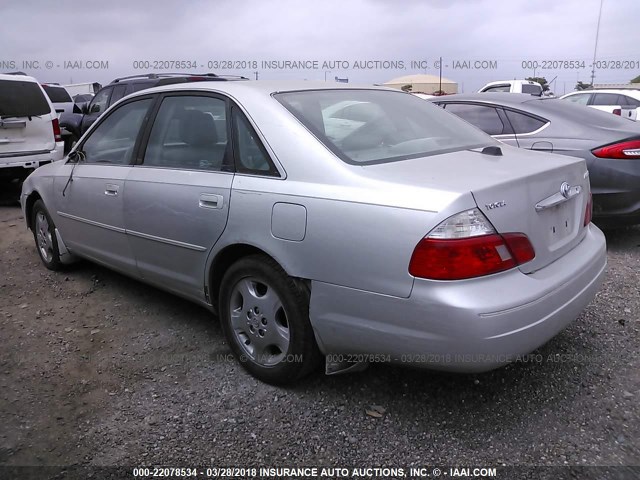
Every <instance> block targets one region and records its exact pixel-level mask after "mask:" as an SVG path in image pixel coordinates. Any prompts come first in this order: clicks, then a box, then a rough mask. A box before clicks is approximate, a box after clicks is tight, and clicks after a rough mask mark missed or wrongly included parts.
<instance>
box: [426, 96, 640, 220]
mask: <svg viewBox="0 0 640 480" xmlns="http://www.w3.org/2000/svg"><path fill="white" fill-rule="evenodd" d="M430 100H431V101H433V102H435V103H436V104H437V105H440V106H441V107H443V108H445V109H446V111H447V112H450V113H453V114H455V115H457V116H459V117H461V118H462V119H464V120H466V121H467V122H469V123H471V124H472V125H474V126H476V127H478V128H480V129H481V130H482V131H484V132H486V133H488V134H489V135H492V136H493V137H494V138H496V139H498V140H500V141H501V142H503V143H506V144H509V145H513V146H516V147H520V148H524V149H529V150H536V151H541V152H548V153H560V154H562V155H569V156H572V157H579V158H582V159H584V160H585V161H586V163H587V168H588V169H589V178H590V180H591V191H592V193H593V214H594V219H595V221H596V222H598V224H599V225H603V226H618V225H625V224H637V223H640V124H638V123H636V122H630V121H628V120H625V119H622V118H619V117H617V116H614V115H610V114H607V113H604V112H601V111H597V110H593V109H588V108H584V107H583V106H580V105H577V104H574V103H572V102H565V101H563V100H559V99H553V98H539V97H532V96H530V95H522V94H513V95H504V94H487V93H482V94H471V95H464V94H462V95H450V96H448V97H445V98H434V99H430Z"/></svg>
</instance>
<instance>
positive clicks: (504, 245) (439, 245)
mask: <svg viewBox="0 0 640 480" xmlns="http://www.w3.org/2000/svg"><path fill="white" fill-rule="evenodd" d="M533 257H535V252H534V250H533V247H532V246H531V243H530V242H529V239H528V238H527V236H526V235H524V234H521V233H513V234H506V235H502V236H501V235H498V234H496V233H494V234H490V235H481V236H477V237H469V238H462V239H445V240H441V239H435V238H429V237H425V238H423V239H422V240H420V243H418V245H417V246H416V248H415V250H414V251H413V255H412V256H411V262H410V263H409V273H410V274H411V275H413V276H415V277H421V278H429V279H433V280H462V279H465V278H474V277H481V276H483V275H490V274H492V273H498V272H502V271H504V270H509V269H510V268H513V267H515V266H517V265H518V264H520V263H524V262H528V261H529V260H531V259H533Z"/></svg>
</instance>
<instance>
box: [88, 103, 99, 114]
mask: <svg viewBox="0 0 640 480" xmlns="http://www.w3.org/2000/svg"><path fill="white" fill-rule="evenodd" d="M90 113H100V105H98V104H97V103H94V104H93V105H91V110H90Z"/></svg>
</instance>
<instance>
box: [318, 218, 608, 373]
mask: <svg viewBox="0 0 640 480" xmlns="http://www.w3.org/2000/svg"><path fill="white" fill-rule="evenodd" d="M605 269H606V243H605V238H604V235H603V234H602V232H601V231H600V230H599V229H598V228H597V227H595V226H594V225H590V227H589V230H588V232H587V235H586V236H585V238H584V240H583V241H582V242H581V243H580V244H579V245H578V246H576V247H575V248H574V249H573V250H572V251H571V252H569V253H567V254H566V255H565V256H563V257H562V258H560V259H559V260H557V261H555V262H553V263H552V264H550V265H548V266H546V267H545V268H543V269H541V270H538V271H537V272H534V273H532V274H528V275H525V274H523V273H521V272H520V271H519V270H518V269H513V270H510V271H508V272H503V273H500V274H496V275H491V276H487V277H483V278H479V279H473V280H465V281H457V282H436V281H428V280H422V279H416V280H415V284H414V288H413V291H412V293H411V295H410V297H409V298H398V297H390V296H385V295H379V294H375V293H370V292H363V291H359V290H353V289H349V288H345V287H340V286H336V285H330V284H324V283H319V282H313V284H312V290H311V291H312V297H311V309H310V318H311V323H312V325H313V327H314V331H315V333H316V337H317V338H318V341H319V344H320V347H321V350H322V351H323V352H324V353H325V354H335V355H338V357H337V358H336V357H334V360H336V361H338V360H353V361H359V360H364V361H367V360H370V361H391V362H395V363H399V364H404V365H407V366H413V367H426V368H435V369H440V370H451V371H460V372H474V371H475V372H477V371H486V370H491V369H493V368H496V367H499V366H501V365H504V364H506V363H509V362H510V361H514V360H516V358H517V357H518V356H519V355H525V354H527V353H530V352H531V351H533V350H535V349H536V348H538V347H539V346H541V345H543V344H544V343H546V342H547V341H548V340H549V339H551V338H552V337H554V336H555V335H556V334H558V333H559V332H560V331H561V330H562V329H564V328H565V327H566V326H567V325H568V324H569V323H570V322H572V321H573V320H574V319H575V318H576V317H577V316H578V315H579V314H580V313H581V312H582V310H583V309H584V308H585V307H586V306H587V305H588V304H589V302H591V300H592V299H593V297H594V296H595V294H596V292H597V291H598V289H599V288H600V285H601V283H602V279H603V277H604V274H605Z"/></svg>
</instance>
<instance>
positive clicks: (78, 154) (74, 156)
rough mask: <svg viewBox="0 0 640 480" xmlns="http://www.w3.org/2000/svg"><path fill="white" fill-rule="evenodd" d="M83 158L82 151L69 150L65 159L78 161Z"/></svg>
mask: <svg viewBox="0 0 640 480" xmlns="http://www.w3.org/2000/svg"><path fill="white" fill-rule="evenodd" d="M83 159H84V153H83V152H82V151H78V150H71V151H70V152H69V155H67V161H68V162H70V163H80V162H81V161H82V160H83Z"/></svg>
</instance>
